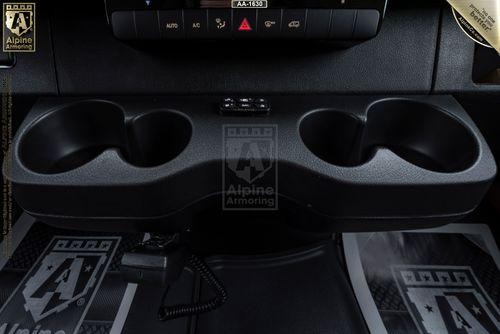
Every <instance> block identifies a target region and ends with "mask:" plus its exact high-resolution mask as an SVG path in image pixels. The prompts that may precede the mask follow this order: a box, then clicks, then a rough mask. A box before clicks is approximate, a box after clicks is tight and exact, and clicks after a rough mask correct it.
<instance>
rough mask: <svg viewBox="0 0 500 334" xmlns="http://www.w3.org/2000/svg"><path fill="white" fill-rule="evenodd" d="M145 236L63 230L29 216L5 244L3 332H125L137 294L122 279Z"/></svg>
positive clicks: (0, 284)
mask: <svg viewBox="0 0 500 334" xmlns="http://www.w3.org/2000/svg"><path fill="white" fill-rule="evenodd" d="M143 238H144V235H140V234H118V233H113V234H106V233H95V232H81V231H70V230H63V229H58V228H54V227H50V226H47V225H45V224H42V223H38V222H35V220H34V219H33V218H31V217H29V216H27V215H23V216H22V217H21V218H20V220H19V221H18V222H17V223H16V224H15V225H14V228H13V233H12V234H11V236H10V237H9V238H6V239H5V240H3V241H2V254H1V256H0V269H1V271H0V306H1V308H0V334H11V333H30V334H31V333H44V334H52V333H58V334H64V333H66V334H70V333H80V334H84V333H85V334H87V333H88V334H91V333H92V334H93V333H120V332H121V331H122V327H123V325H124V323H125V320H126V317H127V314H128V309H129V308H130V305H131V303H132V299H133V297H134V293H135V288H136V287H135V285H133V284H127V283H126V282H124V281H123V279H122V278H121V276H120V275H119V272H118V268H119V261H120V259H121V257H122V254H123V252H124V251H125V250H127V249H130V248H131V247H132V246H133V245H135V244H136V243H138V242H140V241H141V240H142V239H143Z"/></svg>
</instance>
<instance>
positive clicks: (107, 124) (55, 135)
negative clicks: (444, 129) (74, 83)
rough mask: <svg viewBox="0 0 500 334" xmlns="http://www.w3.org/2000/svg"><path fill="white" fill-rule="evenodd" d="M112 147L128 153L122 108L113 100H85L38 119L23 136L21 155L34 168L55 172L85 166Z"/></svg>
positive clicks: (38, 170) (43, 171)
mask: <svg viewBox="0 0 500 334" xmlns="http://www.w3.org/2000/svg"><path fill="white" fill-rule="evenodd" d="M110 148H117V149H119V150H120V151H122V153H123V154H124V155H127V149H126V133H125V126H124V115H123V111H122V109H121V108H120V107H118V106H117V105H115V104H113V103H110V102H104V101H83V102H77V103H73V104H69V105H66V106H63V107H60V108H57V109H55V110H53V111H51V112H49V113H47V114H45V115H43V116H42V117H40V118H39V119H37V120H36V121H35V122H34V123H33V124H32V125H31V127H30V128H29V129H28V130H27V132H26V133H25V135H24V136H23V138H22V139H21V142H20V144H19V155H20V158H21V160H22V162H23V164H24V165H25V166H26V167H27V168H29V169H31V170H32V171H34V172H37V173H41V174H55V173H62V172H66V171H69V170H71V169H75V168H77V167H79V166H82V165H84V164H85V163H87V162H89V161H91V160H92V159H94V158H95V157H97V156H98V155H99V154H101V153H102V152H103V151H104V150H106V149H110Z"/></svg>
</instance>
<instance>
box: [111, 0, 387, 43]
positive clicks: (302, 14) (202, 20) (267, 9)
mask: <svg viewBox="0 0 500 334" xmlns="http://www.w3.org/2000/svg"><path fill="white" fill-rule="evenodd" d="M385 7H386V0H298V1H290V0H248V1H243V0H170V1H169V0H164V1H155V0H142V1H140V0H129V1H119V0H107V1H106V10H107V14H108V21H109V24H110V25H111V26H112V29H113V33H114V35H115V36H116V37H117V38H119V39H122V40H160V39H166V40H170V39H248V38H250V39H315V40H331V41H362V40H367V39H370V38H372V37H374V36H376V35H377V33H378V31H379V30H380V27H381V23H382V18H383V16H384V13H385Z"/></svg>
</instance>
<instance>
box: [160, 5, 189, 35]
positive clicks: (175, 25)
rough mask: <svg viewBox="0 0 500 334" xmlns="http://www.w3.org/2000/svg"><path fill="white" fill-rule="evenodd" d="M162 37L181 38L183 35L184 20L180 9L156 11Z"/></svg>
mask: <svg viewBox="0 0 500 334" xmlns="http://www.w3.org/2000/svg"><path fill="white" fill-rule="evenodd" d="M158 19H159V22H160V33H161V37H162V38H167V39H181V38H184V37H185V31H184V20H183V15H182V11H181V10H160V11H158Z"/></svg>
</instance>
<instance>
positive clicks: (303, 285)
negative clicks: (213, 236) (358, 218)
mask: <svg viewBox="0 0 500 334" xmlns="http://www.w3.org/2000/svg"><path fill="white" fill-rule="evenodd" d="M208 263H209V264H210V266H211V267H212V268H213V270H214V271H215V273H216V275H218V277H219V278H220V279H221V280H222V281H223V282H224V284H225V285H226V288H227V291H228V293H229V300H228V302H227V303H226V304H224V305H223V306H222V307H221V308H220V309H218V310H216V311H213V312H212V313H210V314H207V315H202V316H200V317H199V320H198V323H197V331H196V333H197V334H233V333H239V334H255V333H259V334H295V333H301V334H306V333H307V334H313V333H314V334H327V333H328V334H334V333H335V334H336V333H338V334H341V333H342V334H343V333H353V334H355V333H356V334H358V333H367V331H366V328H365V325H364V322H363V319H362V317H361V314H360V312H359V308H358V305H357V303H356V300H355V298H354V295H353V293H352V290H351V288H350V286H349V284H348V282H347V279H346V275H345V273H344V272H343V270H342V268H341V266H340V261H339V258H338V252H337V249H336V247H335V246H334V243H333V242H325V243H324V244H321V245H318V246H317V247H308V248H307V249H304V250H297V251H295V252H289V253H286V254H276V255H273V256H266V257H260V258H259V257H248V258H237V257H235V258H231V257H214V258H210V259H209V260H208ZM208 291H209V290H208V289H206V287H203V286H202V293H201V298H202V299H204V298H208V297H209V295H210V294H209V292H208Z"/></svg>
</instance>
